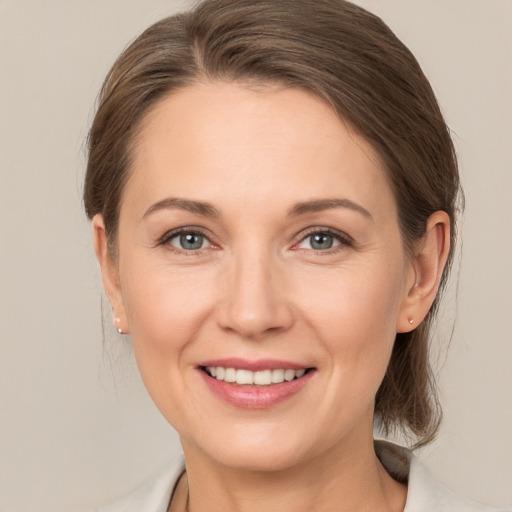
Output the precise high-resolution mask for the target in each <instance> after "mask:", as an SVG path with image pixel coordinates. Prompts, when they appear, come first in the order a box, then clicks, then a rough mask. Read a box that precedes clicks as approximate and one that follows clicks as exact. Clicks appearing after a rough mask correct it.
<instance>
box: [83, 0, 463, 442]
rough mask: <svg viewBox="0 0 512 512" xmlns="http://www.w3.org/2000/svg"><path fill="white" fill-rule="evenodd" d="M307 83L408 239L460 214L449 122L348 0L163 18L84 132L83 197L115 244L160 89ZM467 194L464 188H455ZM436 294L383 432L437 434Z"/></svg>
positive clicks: (285, 0) (399, 364)
mask: <svg viewBox="0 0 512 512" xmlns="http://www.w3.org/2000/svg"><path fill="white" fill-rule="evenodd" d="M208 80H215V81H236V82H239V83H247V84H262V85H264V84H278V85H281V86H284V87H291V88H301V89H304V90H307V91H309V92H310V93H312V94H314V95H316V96H318V97H320V98H322V99H324V100H325V101H326V102H327V103H329V104H330V105H332V107H333V108H334V109H335V111H336V112H337V113H338V115H339V116H340V118H341V119H343V120H344V122H347V123H348V124H349V125H350V126H351V127H352V128H353V129H354V130H355V131H357V132H358V133H359V134H360V135H362V136H363V137H365V138H366V140H368V142H370V143H371V144H372V145H373V147H374V148H375V150H376V151H377V153H378V154H379V156H380V158H381V160H382V163H383V164H384V167H385V169H386V172H387V178H388V181H389V183H390V186H391V188H392V190H393V192H394V196H395V199H396V201H397V205H398V213H399V223H400V228H401V232H402V237H403V240H404V246H405V247H406V248H408V249H409V250H412V247H413V246H414V242H416V241H418V240H421V238H422V237H423V235H424V234H425V228H426V222H427V219H428V217H429V216H430V215H431V214H432V213H434V212H435V211H438V210H442V211H445V212H446V213H448V215H449V216H450V219H451V249H450V255H449V258H448V263H447V265H446V267H445V270H444V274H443V279H442V285H444V283H445V281H446V277H447V273H448V271H449V268H450V264H451V261H452V259H453V251H454V247H455V218H456V213H457V211H456V210H457V206H458V197H462V196H461V191H460V185H459V176H458V169H457V161H456V156H455V151H454V148H453V144H452V140H451V138H450V134H449V130H448V128H447V126H446V124H445V122H444V119H443V116H442V114H441V112H440V109H439V106H438V104H437V101H436V98H435V96H434V93H433V91H432V88H431V87H430V84H429V82H428V80H427V79H426V77H425V76H424V74H423V72H422V71H421V68H420V66H419V65H418V63H417V61H416V59H415V58H414V56H413V55H412V54H411V53H410V51H409V50H408V49H407V48H406V47H405V46H404V45H403V44H402V43H401V42H400V41H399V40H398V39H397V37H396V36H395V35H394V34H393V33H392V31H391V30H390V29H389V28H388V27H387V26H386V25H385V24H384V23H383V22H382V20H380V18H378V17H377V16H375V15H373V14H371V13H369V12H367V11H365V10H364V9H362V8H360V7H358V6H356V5H354V4H352V3H350V2H347V1H344V0H294V1H293V2H290V1H289V0H258V1H254V0H206V1H203V2H201V3H199V4H198V5H197V6H196V7H195V8H194V9H193V10H191V11H189V12H186V13H182V14H178V15H175V16H171V17H169V18H166V19H164V20H161V21H159V22H158V23H156V24H154V25H153V26H151V27H150V28H148V29H147V30H146V31H145V32H144V33H142V34H141V35H140V36H139V37H138V38H137V39H136V40H135V41H134V42H133V43H132V44H131V45H130V46H129V47H128V48H127V49H126V50H125V51H124V52H123V53H122V54H121V56H120V57H119V58H118V59H117V61H116V62H115V64H114V66H113V67H112V69H111V71H110V72H109V74H108V76H107V78H106V80H105V83H104V85H103V88H102V90H101V93H100V97H99V105H98V109H97V113H96V116H95V119H94V122H93V125H92V127H91V130H90V133H89V140H88V150H89V156H88V165H87V174H86V178H85V190H84V203H85V210H86V213H87V215H88V216H89V218H92V217H93V216H94V215H95V214H97V213H101V214H103V217H104V220H105V226H106V230H107V236H108V240H109V246H110V249H111V252H112V255H113V257H116V235H117V225H118V216H119V209H120V202H121V198H122V192H123V187H124V185H125V183H126V181H127V178H128V176H129V173H130V157H131V150H132V147H133V145H134V141H135V139H136V136H137V134H138V129H139V128H140V124H141V121H142V119H143V118H144V116H145V115H147V114H148V112H149V111H150V110H151V108H152V107H154V106H155V104H156V103H157V102H158V101H159V100H160V99H162V98H163V97H164V96H166V95H168V94H170V93H172V91H176V90H178V89H180V88H183V87H186V86H187V85H190V84H193V83H195V82H199V81H208ZM459 194H460V195H459ZM437 305H438V299H436V301H435V302H434V305H433V307H432V309H431V311H430V313H429V314H428V316H427V317H426V319H425V320H424V321H423V322H422V323H421V324H420V325H419V326H418V327H417V328H416V329H415V330H413V331H412V332H410V333H403V334H397V337H396V341H395V345H394V349H393V353H392V357H391V361H390V364H389V367H388V370H387V373H386V375H385V377H384V380H383V382H382V385H381V387H380V389H379V391H378V393H377V397H376V404H375V414H376V419H377V421H378V423H379V424H380V426H381V427H382V428H383V430H384V432H386V433H389V432H390V431H394V430H397V429H398V430H401V431H403V432H404V433H405V434H406V435H409V436H412V437H413V438H414V439H415V440H416V445H417V446H419V445H422V444H426V443H428V442H429V441H431V440H432V439H433V437H434V435H435V433H436V431H437V429H438V426H439V422H440V417H441V410H440V407H439V403H438V400H437V394H436V391H435V383H434V380H433V378H432V374H431V370H430V365H429V349H428V341H429V331H430V327H431V323H432V319H433V317H434V315H435V312H436V309H437Z"/></svg>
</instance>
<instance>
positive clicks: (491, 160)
mask: <svg viewBox="0 0 512 512" xmlns="http://www.w3.org/2000/svg"><path fill="white" fill-rule="evenodd" d="M358 3H360V4H361V5H363V6H366V7H368V8H369V9H370V10H373V11H374V12H376V13H378V14H380V15H382V17H383V18H384V19H385V20H386V21H387V22H388V24H389V25H390V26H391V27H392V28H393V29H394V30H395V31H396V32H397V34H398V35H399V36H400V37H401V38H402V39H403V40H404V42H405V43H406V44H408V45H409V47H410V48H411V49H412V51H413V52H414V53H415V54H416V55H417V57H418V58H419V60H420V62H421V63H422V65H423V67H424V69H425V71H426V73H427V75H428V76H429V78H430V79H431V81H432V84H433V86H434V88H435V90H436V92H437V94H438V97H439V100H440V103H441V105H442V108H443V111H444V113H445V115H446V118H447V120H448V123H449V125H450V126H451V128H452V130H453V131H454V134H455V142H456V145H457V149H458V152H459V155H460V162H461V169H462V177H463V181H464V185H465V190H466V195H467V210H466V214H465V218H464V222H463V226H462V228H463V237H464V247H463V253H464V254H463V266H462V268H461V270H460V282H459V293H458V296H459V297H458V302H457V303H456V302H455V299H454V294H455V293H454V292H455V286H452V288H451V290H450V292H449V294H448V298H447V300H446V301H445V307H444V309H443V314H442V316H441V321H440V327H439V333H440V338H441V339H440V340H436V341H435V343H434V349H435V352H436V353H438V351H439V354H440V355H438V356H436V360H437V361H438V365H437V366H438V369H439V371H440V386H441V397H442V401H443V404H444V408H445V421H444V423H443V427H442V430H441V433H440V435H439V438H438V440H437V441H436V442H435V443H434V444H433V445H432V446H430V447H429V448H427V449H424V450H423V451H421V452H420V457H421V458H422V459H423V460H424V461H425V462H426V463H427V465H428V466H430V467H431V468H432V470H433V471H434V472H435V473H437V475H438V476H439V477H440V478H441V479H442V480H443V481H444V482H446V483H447V484H448V485H449V486H451V487H452V488H453V489H454V490H457V491H459V492H461V493H464V494H466V495H468V496H471V497H473V498H475V499H478V500H481V501H486V502H488V503H491V504H502V505H505V504H509V505H510V504H512V484H511V482H512V407H511V405H512V403H511V402H512V372H511V371H510V368H511V366H512V335H511V334H510V327H509V324H510V318H511V317H512V294H511V289H512V272H511V264H510V263H511V261H512V257H511V256H512V254H511V253H512V236H511V235H512V229H511V217H512V215H511V211H510V195H511V192H512V172H511V169H512V165H511V164H512V152H511V150H510V146H511V145H512V124H511V119H512V102H511V100H510V91H512V73H511V62H512V2H511V1H510V0H428V1H427V0H423V1H422V0H373V1H372V0H365V1H363V0H360V1H359V2H358ZM187 5H190V2H187V1H186V0H183V1H180V2H176V1H171V0H167V1H164V0H144V1H143V0H73V1H69V0H46V1H44V2H42V1H38V0H23V1H19V0H18V1H16V0H0V173H1V175H0V177H1V179H0V244H1V250H0V259H1V263H0V511H3V512H6V511H8V512H20V511H28V510H36V509H37V510H39V511H41V512H61V511H62V512H64V511H66V512H79V511H84V510H87V509H88V508H91V507H93V506H95V505H99V504H101V503H104V502H107V501H109V500H112V499H114V498H116V497H119V496H121V495H123V494H125V493H127V492H128V491H129V490H131V489H132V488H134V487H135V486H136V485H137V484H138V483H140V482H141V481H142V480H144V479H145V478H147V477H148V476H149V475H150V474H151V473H152V472H154V471H155V470H156V469H158V468H159V467H160V466H161V465H162V464H163V463H164V462H165V461H166V460H167V459H169V458H170V457H171V456H172V454H174V453H176V452H177V451H179V445H178V440H177V436H176V434H175V433H174V432H173V431H172V429H170V428H169V426H168V425H167V424H166V422H165V420H164V419H163V418H161V416H160V414H159V413H158V412H157V411H156V409H155V407H154V406H153V405H152V403H151V402H150V400H149V399H148V398H147V397H146V395H145V391H144V390H143V388H142V385H141V383H140V380H139V377H138V375H137V372H136V369H135V366H134V363H133V358H132V355H131V350H130V346H129V342H128V341H126V339H125V338H123V339H122V340H120V339H119V338H117V337H116V336H115V334H114V332H113V329H112V327H111V320H110V315H109V314H108V311H107V310H106V309H105V311H106V314H105V344H104V343H103V341H102V320H101V318H102V311H101V296H102V294H101V283H100V278H99V271H98V268H97V265H96V262H95V259H94V256H93V252H92V247H91V240H90V227H89V225H88V223H87V221H86V220H85V218H84V214H83V213H82V210H81V198H80V196H81V182H82V179H83V169H84V152H83V144H84V139H85V136H86V132H87V128H88V125H89V123H90V120H91V118H92V115H93V110H94V109H93V104H94V99H95V96H96V93H97V91H98V89H99V87H100V84H101V82H102V79H103V77H104V75H105V73H106V72H107V70H108V68H109V67H110V65H111V64H112V62H113V60H114V59H115V57H116V56H117V55H118V53H119V52H120V51H121V50H122V48H123V47H124V46H125V44H126V43H127V42H128V41H129V40H130V39H132V38H133V37H134V36H135V35H136V34H138V33H139V32H140V31H141V30H142V29H143V28H144V27H146V26H147V25H148V24H149V23H151V22H153V21H156V20H157V19H159V18H160V17H162V16H164V15H167V14H170V13H171V12H172V11H174V10H176V9H177V8H179V7H186V6H187ZM456 274H457V272H455V274H454V275H456ZM457 310H458V312H457ZM455 318H456V323H455V328H454V333H453V338H452V342H451V346H450V348H449V351H448V352H447V353H446V346H447V338H448V337H449V334H450V332H451V328H452V326H453V321H454V319H455Z"/></svg>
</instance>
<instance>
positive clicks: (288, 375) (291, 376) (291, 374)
mask: <svg viewBox="0 0 512 512" xmlns="http://www.w3.org/2000/svg"><path fill="white" fill-rule="evenodd" d="M294 378H295V370H286V371H285V372H284V380H287V381H290V380H293V379H294Z"/></svg>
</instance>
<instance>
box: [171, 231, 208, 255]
mask: <svg viewBox="0 0 512 512" xmlns="http://www.w3.org/2000/svg"><path fill="white" fill-rule="evenodd" d="M169 243H170V244H171V245H174V247H177V248H178V249H183V250H185V251H197V250H198V249H203V248H204V247H206V245H207V243H208V242H207V239H206V238H205V237H204V236H203V235H200V234H199V233H181V234H180V235H176V236H173V237H172V238H171V239H170V240H169Z"/></svg>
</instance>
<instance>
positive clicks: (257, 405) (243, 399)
mask: <svg viewBox="0 0 512 512" xmlns="http://www.w3.org/2000/svg"><path fill="white" fill-rule="evenodd" d="M198 371H199V372H200V373H201V375H202V377H203V379H204V381H205V383H206V385H207V386H208V387H209V388H210V391H212V392H213V393H214V394H215V395H216V396H218V397H219V398H221V399H222V400H224V401H225V402H227V403H229V404H231V405H234V406H235V407H242V408H244V409H265V408H267V407H272V406H273V405H276V404H278V403H280V402H283V401H284V400H286V399H287V398H290V397H292V396H293V395H295V394H297V393H298V392H299V391H300V390H301V389H302V388H303V387H304V386H305V385H306V384H307V383H308V382H309V381H310V380H311V377H312V376H313V374H314V373H315V372H314V371H309V372H308V373H306V374H305V375H304V376H302V377H300V378H299V379H294V380H291V381H289V382H282V383H280V384H271V385H270V386H240V385H237V384H231V383H229V382H225V381H223V380H217V379H215V378H214V377H210V376H209V375H208V374H207V373H206V372H205V371H203V370H198Z"/></svg>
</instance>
